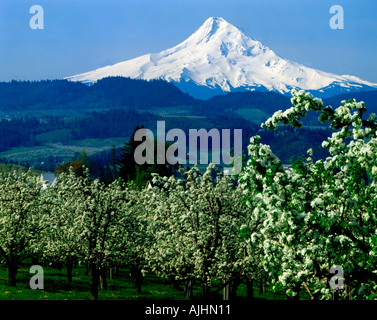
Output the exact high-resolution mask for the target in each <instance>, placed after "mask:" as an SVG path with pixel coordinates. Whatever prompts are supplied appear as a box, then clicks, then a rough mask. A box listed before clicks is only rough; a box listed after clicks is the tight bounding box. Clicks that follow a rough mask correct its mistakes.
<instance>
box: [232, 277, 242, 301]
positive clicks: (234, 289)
mask: <svg viewBox="0 0 377 320" xmlns="http://www.w3.org/2000/svg"><path fill="white" fill-rule="evenodd" d="M239 285H240V279H239V278H237V279H234V280H233V281H232V282H231V283H230V284H229V299H230V300H234V299H235V298H236V297H237V288H238V286H239Z"/></svg>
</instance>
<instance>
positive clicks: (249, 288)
mask: <svg viewBox="0 0 377 320" xmlns="http://www.w3.org/2000/svg"><path fill="white" fill-rule="evenodd" d="M246 295H247V298H248V299H254V283H253V280H250V279H249V277H246Z"/></svg>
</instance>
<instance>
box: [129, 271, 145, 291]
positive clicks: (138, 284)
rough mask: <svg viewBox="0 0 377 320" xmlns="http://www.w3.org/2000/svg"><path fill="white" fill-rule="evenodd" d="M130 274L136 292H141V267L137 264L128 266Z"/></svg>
mask: <svg viewBox="0 0 377 320" xmlns="http://www.w3.org/2000/svg"><path fill="white" fill-rule="evenodd" d="M130 271H131V275H132V277H133V278H134V281H135V288H136V293H137V294H139V293H141V284H142V283H143V274H142V273H141V268H139V267H138V266H133V267H131V268H130Z"/></svg>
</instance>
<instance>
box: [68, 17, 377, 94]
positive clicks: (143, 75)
mask: <svg viewBox="0 0 377 320" xmlns="http://www.w3.org/2000/svg"><path fill="white" fill-rule="evenodd" d="M110 76H123V77H129V78H134V79H144V80H151V79H163V80H166V81H168V82H173V83H175V84H176V85H177V86H178V87H180V88H181V89H182V90H183V91H185V92H188V93H190V94H193V91H192V90H191V89H192V88H194V87H195V88H196V87H201V88H203V89H204V88H205V89H210V91H211V90H212V91H213V93H214V94H219V91H218V90H221V91H222V92H224V91H225V92H230V91H233V90H238V91H239V90H262V91H266V90H268V91H278V92H280V93H283V94H284V93H288V92H289V91H290V90H291V89H304V90H319V91H320V92H321V90H322V91H323V90H328V89H331V90H333V89H334V88H341V90H342V91H354V90H360V89H363V88H365V87H370V88H377V84H373V83H370V82H367V81H364V80H361V79H359V78H357V77H352V76H345V75H343V76H339V75H335V74H331V73H328V72H323V71H320V70H316V69H312V68H309V67H306V66H304V65H300V64H298V63H295V62H291V61H289V60H286V59H283V58H282V57H280V56H279V55H277V54H276V53H275V52H274V51H272V50H271V49H269V48H267V47H266V46H264V45H263V44H262V43H261V42H259V41H257V40H255V39H253V38H251V37H249V36H247V35H245V34H244V33H243V32H242V31H241V30H239V29H238V28H237V27H235V26H234V25H232V24H231V23H229V22H227V21H226V20H225V19H223V18H221V17H210V18H208V19H207V20H205V22H204V23H203V24H202V25H201V26H200V27H199V28H198V29H197V30H196V31H195V32H194V33H193V34H192V35H191V36H190V37H189V38H187V39H186V40H184V41H183V42H182V43H180V44H178V45H176V46H175V47H172V48H170V49H167V50H164V51H162V52H159V53H154V54H146V55H144V56H141V57H137V58H134V59H131V60H127V61H124V62H120V63H117V64H115V65H112V66H107V67H103V68H100V69H97V70H94V71H90V72H87V73H83V74H79V75H76V76H72V77H68V78H66V79H69V80H71V81H82V82H87V83H88V82H89V83H93V82H96V81H97V80H99V79H102V78H105V77H110ZM184 87H186V88H191V89H188V90H184ZM213 89H215V90H213ZM194 90H196V89H194ZM194 95H195V94H194Z"/></svg>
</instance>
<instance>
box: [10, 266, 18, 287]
mask: <svg viewBox="0 0 377 320" xmlns="http://www.w3.org/2000/svg"><path fill="white" fill-rule="evenodd" d="M17 270H18V265H17V263H15V262H10V263H9V264H8V283H9V285H10V286H11V287H15V286H16V284H17V279H16V276H17Z"/></svg>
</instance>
